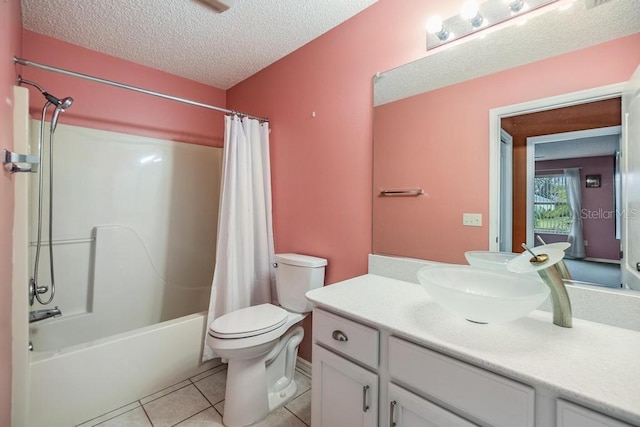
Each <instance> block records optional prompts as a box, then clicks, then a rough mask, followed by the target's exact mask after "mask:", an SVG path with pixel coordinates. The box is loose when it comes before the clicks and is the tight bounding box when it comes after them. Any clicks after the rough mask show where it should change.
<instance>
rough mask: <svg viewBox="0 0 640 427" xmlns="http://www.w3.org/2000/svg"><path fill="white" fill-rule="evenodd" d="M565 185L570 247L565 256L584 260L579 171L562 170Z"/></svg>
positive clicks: (576, 169)
mask: <svg viewBox="0 0 640 427" xmlns="http://www.w3.org/2000/svg"><path fill="white" fill-rule="evenodd" d="M564 176H565V185H566V188H567V204H568V205H569V211H570V212H571V219H572V221H571V230H570V231H569V236H568V237H567V241H568V242H569V243H571V247H570V248H569V249H567V250H566V253H567V256H570V257H572V258H584V257H586V256H587V254H586V251H585V247H584V235H583V231H582V194H581V191H580V169H578V168H571V169H564Z"/></svg>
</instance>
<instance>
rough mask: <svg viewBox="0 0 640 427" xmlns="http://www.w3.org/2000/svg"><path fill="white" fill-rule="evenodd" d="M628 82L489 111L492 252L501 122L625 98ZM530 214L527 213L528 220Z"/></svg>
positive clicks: (495, 246) (496, 228) (496, 240)
mask: <svg viewBox="0 0 640 427" xmlns="http://www.w3.org/2000/svg"><path fill="white" fill-rule="evenodd" d="M625 85H626V82H621V83H614V84H610V85H606V86H600V87H596V88H592V89H586V90H581V91H577V92H571V93H567V94H563V95H557V96H551V97H548V98H541V99H536V100H533V101H527V102H522V103H519V104H512V105H506V106H503V107H498V108H492V109H490V110H489V250H490V251H499V250H500V245H499V242H500V224H501V223H502V218H501V214H500V197H501V194H500V186H501V184H500V183H501V180H502V179H503V178H505V177H502V176H501V175H502V174H501V165H500V144H501V142H500V137H501V132H500V129H501V126H500V120H501V119H502V118H504V117H511V116H518V115H522V114H530V113H537V112H540V111H547V110H553V109H556V108H562V107H570V106H573V105H579V104H586V103H589V102H595V101H603V100H605V99H611V98H617V97H621V96H622V92H623V90H624V87H625ZM529 216H531V215H530V213H529V212H527V219H526V220H527V221H529V218H528V217H529Z"/></svg>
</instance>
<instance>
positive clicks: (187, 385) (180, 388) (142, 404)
mask: <svg viewBox="0 0 640 427" xmlns="http://www.w3.org/2000/svg"><path fill="white" fill-rule="evenodd" d="M185 381H187V380H182V381H180V382H178V383H175V384H174V385H171V386H169V387H166V388H163V389H162V390H158V391H156V392H155V393H151V394H150V395H149V396H153V395H154V394H158V393H161V392H163V391H164V390H168V389H170V388H171V387H175V386H177V385H178V384H180V383H182V382H185ZM190 385H195V384H193V383H191V382H190V383H189V384H185V385H183V386H182V387H179V388H177V389H175V390H171V391H170V392H168V393H166V394H163V395H162V396H158V397H156V398H155V399H151V400H150V401H148V402H146V403H142V400H143V399H146V398H148V397H149V396H145V397H143V398H142V399H140V400H138V401H137V402H138V403H140V406H142V407H144V405H146V404H148V403H151V402H155V401H156V400H158V399H162V398H163V397H165V396H168V395H170V394H171V393H175V392H176V391H178V390H182V389H183V388H185V387H189V386H190ZM196 388H198V387H196Z"/></svg>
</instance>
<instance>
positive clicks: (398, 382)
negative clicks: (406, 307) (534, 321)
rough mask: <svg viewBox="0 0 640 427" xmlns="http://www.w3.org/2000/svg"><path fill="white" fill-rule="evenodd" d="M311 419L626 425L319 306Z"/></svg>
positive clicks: (348, 425) (327, 426) (392, 426)
mask: <svg viewBox="0 0 640 427" xmlns="http://www.w3.org/2000/svg"><path fill="white" fill-rule="evenodd" d="M312 383H313V385H312V408H311V414H312V425H313V426H314V427H357V426H381V427H382V426H389V427H418V426H420V427H429V426H451V427H471V426H482V427H554V424H555V427H605V426H608V427H623V426H630V425H629V424H625V423H623V422H621V421H618V420H616V419H614V418H611V417H609V416H607V415H605V414H601V413H599V412H596V411H594V410H591V409H588V408H585V407H582V406H579V405H576V404H575V403H571V402H568V401H566V400H564V399H563V397H564V396H562V395H559V394H558V393H554V392H553V391H550V390H549V389H545V388H534V387H532V386H530V385H527V384H523V383H522V382H519V381H515V380H513V379H512V378H507V377H505V376H502V375H499V374H497V373H494V372H490V371H488V370H486V369H482V368H480V367H478V366H475V365H472V364H469V363H466V362H463V361H461V360H458V359H456V358H454V357H450V356H447V355H444V354H442V353H440V352H438V351H434V350H432V349H430V348H427V347H426V346H425V345H420V344H416V343H414V342H410V341H408V340H406V339H404V338H400V337H397V336H394V335H393V333H392V332H390V331H387V330H385V329H384V328H380V329H376V328H372V327H370V326H367V325H363V324H361V323H359V322H356V321H354V320H352V319H348V318H346V317H344V316H342V315H337V314H334V313H331V312H329V311H327V310H324V309H321V308H318V307H316V308H315V309H314V312H313V377H312Z"/></svg>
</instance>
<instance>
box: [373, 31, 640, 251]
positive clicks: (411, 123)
mask: <svg viewBox="0 0 640 427" xmlns="http://www.w3.org/2000/svg"><path fill="white" fill-rule="evenodd" d="M638 46H640V34H636V35H633V36H630V37H625V38H621V39H618V40H614V41H611V42H608V43H604V44H601V45H598V46H594V47H591V48H588V49H583V50H580V51H576V52H573V53H569V54H565V55H561V56H558V57H555V58H550V59H547V60H544V61H539V62H536V63H534V64H529V65H525V66H521V67H517V68H513V69H510V70H507V71H503V72H500V73H495V74H493V75H490V76H486V77H481V78H477V79H474V80H471V81H467V82H463V83H459V84H456V85H452V86H449V87H445V88H442V89H438V90H434V91H431V92H428V93H424V94H421V95H417V96H414V97H411V98H407V99H405V100H401V101H397V102H394V103H390V104H386V105H383V106H380V107H376V109H375V132H376V145H375V150H376V163H375V166H374V167H375V168H376V177H375V181H374V188H382V187H406V186H411V185H417V186H419V187H423V188H424V189H425V191H426V197H418V198H411V199H402V200H399V199H391V198H387V199H385V198H374V211H375V214H376V215H375V218H374V224H373V230H374V235H375V236H376V239H375V241H374V251H375V252H379V253H387V254H395V255H404V256H410V257H416V258H427V259H435V260H440V261H447V262H458V263H465V260H464V252H465V251H468V250H481V249H487V248H488V214H489V145H488V135H489V121H488V112H489V110H490V109H492V108H496V107H500V106H504V105H510V104H515V103H520V102H525V101H530V100H534V99H538V98H544V97H549V96H553V95H559V94H563V93H568V92H573V91H578V90H583V89H587V88H592V87H597V86H602V85H606V84H611V83H617V82H621V81H625V80H628V79H629V77H630V76H631V74H632V73H633V71H634V70H635V68H636V67H637V66H638V63H640V49H638ZM461 100H464V102H460V101H461ZM433 106H437V108H433ZM398 123H401V124H402V126H398ZM400 165H401V167H400ZM399 170H400V173H399V172H398V171H399ZM464 212H468V213H481V214H482V215H483V218H484V221H483V227H465V226H463V225H462V214H463V213H464ZM445 237H446V238H445Z"/></svg>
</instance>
